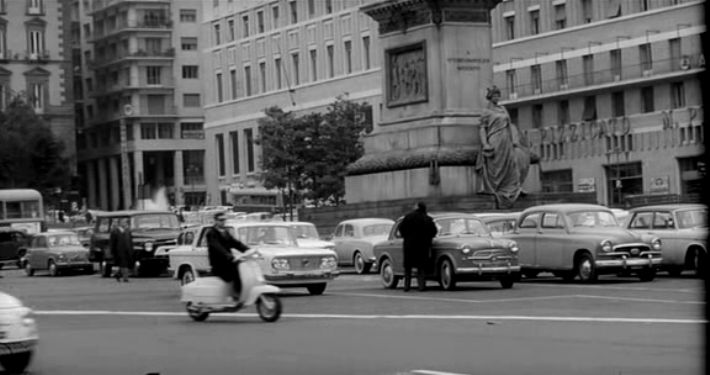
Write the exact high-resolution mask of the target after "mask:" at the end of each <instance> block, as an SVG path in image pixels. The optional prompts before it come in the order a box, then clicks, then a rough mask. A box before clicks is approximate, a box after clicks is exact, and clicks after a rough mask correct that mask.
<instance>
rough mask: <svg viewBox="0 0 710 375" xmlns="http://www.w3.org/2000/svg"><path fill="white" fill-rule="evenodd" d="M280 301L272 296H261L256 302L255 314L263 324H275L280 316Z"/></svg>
mask: <svg viewBox="0 0 710 375" xmlns="http://www.w3.org/2000/svg"><path fill="white" fill-rule="evenodd" d="M281 308H282V307H281V300H280V299H279V297H278V296H276V295H274V294H262V295H261V296H259V299H258V300H257V301H256V312H257V313H259V318H261V320H263V321H265V322H269V323H271V322H275V321H277V320H278V319H279V317H280V316H281Z"/></svg>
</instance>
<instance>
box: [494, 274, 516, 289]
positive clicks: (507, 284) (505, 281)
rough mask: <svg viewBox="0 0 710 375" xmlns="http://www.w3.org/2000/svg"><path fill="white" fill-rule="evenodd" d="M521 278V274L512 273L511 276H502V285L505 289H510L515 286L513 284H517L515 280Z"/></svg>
mask: <svg viewBox="0 0 710 375" xmlns="http://www.w3.org/2000/svg"><path fill="white" fill-rule="evenodd" d="M517 278H519V276H515V275H511V276H505V277H502V278H501V279H500V280H499V281H500V286H502V287H503V289H510V288H512V287H513V284H515V280H516V279H517Z"/></svg>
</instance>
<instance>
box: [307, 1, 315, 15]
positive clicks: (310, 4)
mask: <svg viewBox="0 0 710 375" xmlns="http://www.w3.org/2000/svg"><path fill="white" fill-rule="evenodd" d="M315 15H316V4H315V0H308V17H313V16H315Z"/></svg>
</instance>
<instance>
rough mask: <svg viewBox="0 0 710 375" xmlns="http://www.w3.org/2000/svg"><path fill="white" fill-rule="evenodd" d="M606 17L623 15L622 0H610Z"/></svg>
mask: <svg viewBox="0 0 710 375" xmlns="http://www.w3.org/2000/svg"><path fill="white" fill-rule="evenodd" d="M606 17H607V18H616V17H621V0H608V3H607V7H606Z"/></svg>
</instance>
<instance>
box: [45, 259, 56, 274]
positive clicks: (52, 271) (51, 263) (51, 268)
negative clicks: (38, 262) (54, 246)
mask: <svg viewBox="0 0 710 375" xmlns="http://www.w3.org/2000/svg"><path fill="white" fill-rule="evenodd" d="M47 270H49V276H52V277H54V276H59V268H57V264H56V263H54V261H53V260H50V261H49V262H48V263H47Z"/></svg>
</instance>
